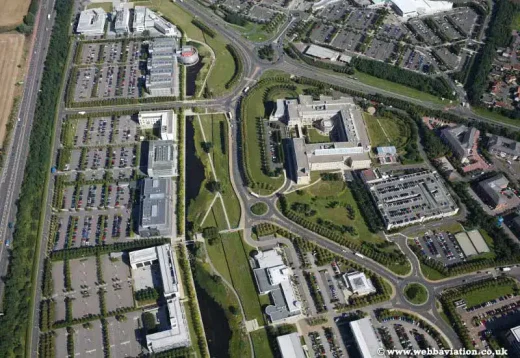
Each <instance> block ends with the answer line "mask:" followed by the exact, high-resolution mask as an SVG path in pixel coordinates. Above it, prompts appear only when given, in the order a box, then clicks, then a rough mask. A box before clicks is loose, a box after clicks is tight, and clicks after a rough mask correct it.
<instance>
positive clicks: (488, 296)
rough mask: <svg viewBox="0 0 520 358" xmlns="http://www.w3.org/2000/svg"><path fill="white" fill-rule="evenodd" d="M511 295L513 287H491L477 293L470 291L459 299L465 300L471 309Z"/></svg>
mask: <svg viewBox="0 0 520 358" xmlns="http://www.w3.org/2000/svg"><path fill="white" fill-rule="evenodd" d="M510 293H513V286H494V285H493V286H491V287H486V288H483V289H480V290H477V291H471V292H470V293H467V294H465V295H462V297H461V298H463V299H464V300H466V304H467V306H468V308H469V307H473V306H476V305H479V304H481V303H484V302H487V301H490V300H494V299H495V298H498V297H500V296H504V295H507V294H510Z"/></svg>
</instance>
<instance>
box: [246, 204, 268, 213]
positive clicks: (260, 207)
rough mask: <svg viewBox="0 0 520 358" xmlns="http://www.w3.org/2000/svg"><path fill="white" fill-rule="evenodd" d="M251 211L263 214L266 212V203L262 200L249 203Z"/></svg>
mask: <svg viewBox="0 0 520 358" xmlns="http://www.w3.org/2000/svg"><path fill="white" fill-rule="evenodd" d="M250 210H251V212H252V213H253V214H255V215H264V214H265V213H266V212H267V205H266V204H265V203H262V202H258V203H255V204H253V205H251V208H250Z"/></svg>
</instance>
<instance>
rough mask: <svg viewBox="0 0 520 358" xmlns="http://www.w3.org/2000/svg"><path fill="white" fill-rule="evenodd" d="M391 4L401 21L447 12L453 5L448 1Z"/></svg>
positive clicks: (398, 0)
mask: <svg viewBox="0 0 520 358" xmlns="http://www.w3.org/2000/svg"><path fill="white" fill-rule="evenodd" d="M391 2H392V4H393V5H392V8H393V9H394V11H395V12H396V13H397V15H399V16H402V17H403V19H410V18H413V17H417V16H425V15H434V14H437V13H439V12H444V11H449V10H451V9H452V8H453V3H452V2H449V1H435V0H433V1H431V0H391Z"/></svg>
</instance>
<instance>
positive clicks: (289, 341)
mask: <svg viewBox="0 0 520 358" xmlns="http://www.w3.org/2000/svg"><path fill="white" fill-rule="evenodd" d="M276 342H277V343H278V347H279V348H280V354H281V356H282V358H306V357H307V356H306V355H305V352H304V351H303V347H302V343H301V341H300V336H298V333H296V332H295V333H290V334H285V335H283V336H278V337H276Z"/></svg>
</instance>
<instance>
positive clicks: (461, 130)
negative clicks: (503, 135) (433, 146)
mask: <svg viewBox="0 0 520 358" xmlns="http://www.w3.org/2000/svg"><path fill="white" fill-rule="evenodd" d="M479 133H480V132H479V131H478V130H477V129H476V128H473V127H466V126H463V125H460V126H457V127H453V128H445V129H443V130H442V131H441V138H442V139H443V140H444V142H445V143H446V144H447V145H448V146H449V147H450V148H451V150H452V151H453V154H455V156H456V157H457V158H458V159H459V160H460V161H461V162H462V163H464V162H467V161H468V157H469V156H471V155H472V154H474V153H473V151H474V150H476V144H477V141H478V138H479Z"/></svg>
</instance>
